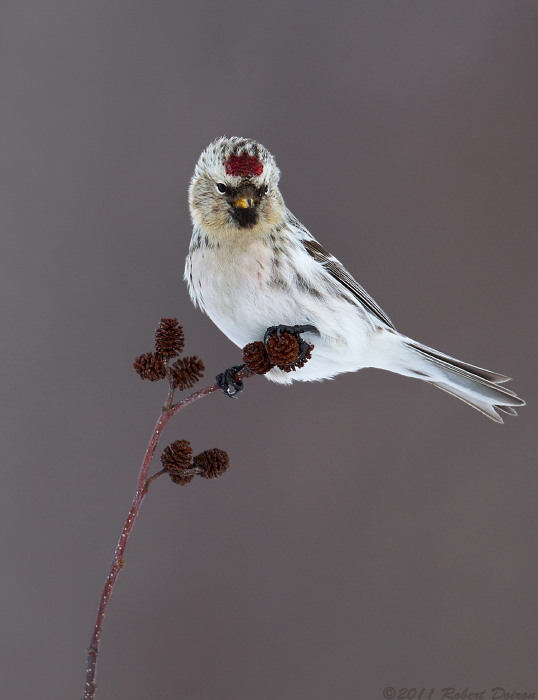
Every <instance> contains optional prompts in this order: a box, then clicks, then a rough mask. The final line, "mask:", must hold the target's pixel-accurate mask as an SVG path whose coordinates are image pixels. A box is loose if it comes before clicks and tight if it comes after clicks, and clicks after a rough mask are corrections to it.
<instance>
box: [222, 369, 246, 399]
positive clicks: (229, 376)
mask: <svg viewBox="0 0 538 700" xmlns="http://www.w3.org/2000/svg"><path fill="white" fill-rule="evenodd" d="M244 367H245V365H235V366H234V367H230V368H229V369H227V370H225V371H224V372H221V373H220V374H217V376H216V377H215V379H216V382H217V384H218V385H219V387H220V388H221V389H222V391H223V392H224V393H225V394H226V396H229V397H230V398H231V399H234V398H236V397H237V395H238V394H240V393H241V392H242V391H243V388H244V386H243V382H242V381H241V380H239V381H238V382H236V381H235V375H236V374H237V373H238V372H240V371H241V370H242V369H243V368H244Z"/></svg>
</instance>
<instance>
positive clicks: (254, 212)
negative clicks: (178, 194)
mask: <svg viewBox="0 0 538 700" xmlns="http://www.w3.org/2000/svg"><path fill="white" fill-rule="evenodd" d="M279 177H280V171H279V169H278V168H277V166H276V163H275V160H274V158H273V156H272V155H271V154H270V153H269V151H268V150H267V149H265V148H264V147H263V146H262V145H261V144H259V143H257V142H256V141H252V140H250V139H244V138H238V137H237V136H233V137H231V138H226V137H225V136H223V137H222V138H220V139H217V140H216V141H213V143H211V144H210V145H209V146H208V147H207V148H206V149H205V150H204V151H202V154H201V156H200V158H199V159H198V163H197V164H196V168H195V170H194V175H193V176H192V180H191V184H190V188H189V206H190V211H191V216H192V220H193V223H194V224H195V225H197V226H200V227H202V228H203V229H204V230H205V231H206V232H207V233H209V234H211V235H213V236H217V237H219V238H222V237H226V236H227V235H231V236H233V235H234V234H235V235H237V234H238V233H246V234H250V235H252V234H253V233H255V232H257V233H263V232H265V231H268V230H269V229H271V228H273V227H274V226H275V225H276V224H278V223H280V221H282V219H283V217H284V213H285V208H284V201H283V199H282V195H281V194H280V192H279V189H278V180H279Z"/></svg>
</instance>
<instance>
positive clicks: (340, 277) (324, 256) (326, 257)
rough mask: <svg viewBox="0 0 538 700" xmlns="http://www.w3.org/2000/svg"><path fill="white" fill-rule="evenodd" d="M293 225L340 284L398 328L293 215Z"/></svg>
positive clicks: (382, 319) (309, 249)
mask: <svg viewBox="0 0 538 700" xmlns="http://www.w3.org/2000/svg"><path fill="white" fill-rule="evenodd" d="M293 219H294V220H293V227H294V228H295V229H296V231H297V232H298V233H299V238H300V241H301V243H302V245H303V246H304V248H305V250H306V252H307V253H308V254H309V255H310V256H311V257H312V258H314V260H316V262H319V263H321V265H322V266H323V268H324V269H325V270H327V272H328V273H329V274H330V275H331V277H333V278H334V279H335V280H336V281H337V282H338V283H339V284H341V285H342V286H343V287H345V288H346V289H347V290H348V291H349V292H351V294H353V296H354V297H355V298H356V299H357V300H358V301H359V302H360V303H361V304H362V305H363V306H364V307H365V308H366V309H367V310H368V311H370V313H372V314H373V315H374V316H376V317H377V318H378V319H379V320H380V321H383V323H385V324H386V325H387V326H388V327H389V328H392V329H393V330H396V329H395V328H394V324H393V323H392V321H391V320H390V318H389V317H388V316H387V314H386V313H385V312H384V311H383V309H382V308H381V307H380V306H378V305H377V304H376V302H375V301H374V300H373V299H372V297H371V296H370V295H369V294H368V292H367V291H366V290H365V289H363V288H362V287H361V286H360V284H359V283H358V282H357V280H355V279H354V278H353V277H352V276H351V275H350V274H349V272H348V271H347V270H346V268H345V267H344V266H343V265H342V263H341V262H340V261H339V260H337V259H336V258H335V257H334V255H331V254H330V253H329V252H328V251H326V250H325V248H324V247H323V246H322V245H320V244H319V243H318V242H317V241H316V239H315V238H314V237H313V236H312V234H311V233H310V232H309V231H308V230H307V229H306V228H305V227H304V226H303V225H302V224H301V223H300V222H299V221H298V220H297V219H295V217H293Z"/></svg>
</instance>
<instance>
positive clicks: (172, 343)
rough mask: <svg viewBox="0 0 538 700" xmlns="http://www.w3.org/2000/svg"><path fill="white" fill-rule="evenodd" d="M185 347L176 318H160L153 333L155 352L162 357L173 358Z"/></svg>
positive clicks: (180, 327) (183, 337) (181, 330)
mask: <svg viewBox="0 0 538 700" xmlns="http://www.w3.org/2000/svg"><path fill="white" fill-rule="evenodd" d="M184 347H185V336H184V334H183V327H182V326H180V325H179V322H178V320H177V318H161V322H160V323H159V326H158V328H157V330H156V331H155V351H156V352H158V353H160V354H161V355H162V356H163V357H175V356H176V355H179V353H180V352H181V351H182V350H183V348H184Z"/></svg>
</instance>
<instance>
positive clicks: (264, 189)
mask: <svg viewBox="0 0 538 700" xmlns="http://www.w3.org/2000/svg"><path fill="white" fill-rule="evenodd" d="M268 192H269V185H265V187H264V188H263V193H264V194H267V193H268Z"/></svg>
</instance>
